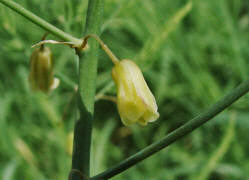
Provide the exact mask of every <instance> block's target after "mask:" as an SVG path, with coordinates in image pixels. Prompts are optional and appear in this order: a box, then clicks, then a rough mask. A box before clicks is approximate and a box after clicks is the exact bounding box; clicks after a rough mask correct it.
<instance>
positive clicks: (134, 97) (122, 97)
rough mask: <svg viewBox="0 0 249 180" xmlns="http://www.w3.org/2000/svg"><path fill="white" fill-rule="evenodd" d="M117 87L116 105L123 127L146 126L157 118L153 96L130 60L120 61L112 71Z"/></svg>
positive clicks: (136, 67) (139, 71)
mask: <svg viewBox="0 0 249 180" xmlns="http://www.w3.org/2000/svg"><path fill="white" fill-rule="evenodd" d="M112 78H113V80H114V82H115V84H116V86H117V105H118V111H119V115H120V117H121V120H122V122H123V124H124V125H131V124H133V123H136V122H137V123H139V124H141V125H146V124H147V123H148V122H153V121H155V120H156V119H158V117H159V113H158V112H157V105H156V101H155V98H154V96H153V94H152V93H151V91H150V89H149V88H148V86H147V84H146V82H145V80H144V77H143V74H142V72H141V70H140V69H139V67H138V66H137V65H136V64H135V63H134V62H132V61H131V60H126V59H125V60H122V61H119V62H118V63H116V64H115V66H114V67H113V69H112Z"/></svg>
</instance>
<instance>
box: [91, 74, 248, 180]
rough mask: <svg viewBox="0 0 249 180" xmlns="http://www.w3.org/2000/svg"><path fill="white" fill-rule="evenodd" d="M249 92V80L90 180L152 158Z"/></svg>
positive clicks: (111, 174)
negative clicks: (163, 135)
mask: <svg viewBox="0 0 249 180" xmlns="http://www.w3.org/2000/svg"><path fill="white" fill-rule="evenodd" d="M248 91H249V79H248V80H246V81H244V82H242V83H241V84H240V85H239V86H238V87H237V88H235V89H234V90H233V91H232V92H230V93H229V94H227V95H226V96H225V97H223V98H222V99H221V100H219V101H218V102H217V103H215V104H214V105H212V106H211V107H210V108H209V109H208V110H207V111H206V112H204V113H202V114H200V115H199V116H197V117H195V118H193V119H192V120H190V121H189V122H187V123H186V124H184V125H183V126H181V127H179V128H178V129H176V130H174V131H173V132H171V133H169V134H168V135H166V136H165V137H164V138H163V139H162V140H160V141H158V142H155V143H153V144H151V145H150V146H148V147H146V148H144V149H142V150H141V151H139V152H138V153H136V154H134V155H132V156H130V157H129V158H127V159H125V160H124V161H122V162H120V163H119V164H117V165H116V166H114V167H112V168H110V169H108V170H106V171H104V172H102V173H100V174H98V175H96V176H94V177H92V178H90V179H91V180H98V179H109V178H111V177H113V176H115V175H117V174H119V173H121V172H123V171H125V170H126V169H128V168H130V167H132V166H134V165H136V164H137V163H139V162H140V161H142V160H144V159H146V158H148V157H150V156H151V155H153V154H155V153H156V152H158V151H160V150H162V149H163V148H165V147H167V146H169V145H170V144H172V143H174V142H175V141H177V140H179V139H180V138H182V137H184V136H186V135H188V134H189V133H191V132H192V131H193V130H195V129H197V128H198V127H200V126H202V125H203V124H204V123H206V122H207V121H209V120H210V119H212V118H213V117H215V116H216V115H218V114H219V113H220V112H221V111H223V110H225V109H226V108H227V107H228V106H230V105H231V104H233V103H234V102H235V101H237V100H238V99H239V98H240V97H241V96H243V95H245V94H246V93H247V92H248Z"/></svg>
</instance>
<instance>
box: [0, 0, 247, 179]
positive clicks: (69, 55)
mask: <svg viewBox="0 0 249 180" xmlns="http://www.w3.org/2000/svg"><path fill="white" fill-rule="evenodd" d="M16 2H18V3H20V4H21V5H22V6H24V7H25V8H27V9H28V10H31V11H32V12H34V13H35V14H37V15H39V16H41V17H42V18H44V19H45V20H47V21H48V22H50V23H52V24H54V25H56V26H57V27H59V28H62V29H63V30H64V31H66V32H68V33H72V34H73V35H75V36H77V37H81V35H82V32H83V29H84V26H83V25H82V24H84V20H85V15H86V8H87V2H86V1H80V0H71V1H67V0H60V1H58V0H57V1H56V0H32V1H28V0H16ZM186 2H187V1H171V0H144V1H139V0H106V5H105V13H104V18H103V21H102V24H103V25H102V35H101V38H102V39H103V41H104V42H106V44H107V45H108V46H109V47H110V48H111V49H112V50H113V52H114V53H115V54H116V55H117V56H118V57H120V58H121V59H122V58H130V59H133V60H135V61H137V63H138V64H139V66H140V67H141V68H142V69H143V71H144V76H145V78H146V80H147V82H148V84H149V86H150V88H151V90H152V92H153V93H154V94H155V97H156V99H157V102H158V106H159V112H160V118H159V120H157V121H156V122H155V123H152V124H149V125H148V126H146V127H140V126H132V127H124V126H123V125H122V124H121V122H120V118H119V116H118V114H117V110H116V106H115V105H114V104H113V103H112V102H109V101H104V100H101V99H98V98H97V101H96V107H95V113H96V115H95V122H94V129H93V144H92V163H91V174H92V175H94V174H96V173H99V172H101V171H103V170H105V169H106V168H108V167H110V166H112V165H115V164H116V163H117V162H119V161H120V160H122V159H124V158H125V157H127V156H129V155H131V154H133V153H135V152H137V151H138V150H140V149H142V148H143V147H145V146H147V145H149V144H150V143H152V142H154V141H156V140H159V139H160V138H162V137H163V136H164V135H165V134H167V133H169V132H170V131H172V130H174V129H175V128H177V127H179V126H180V125H182V124H183V123H185V122H187V121H188V120H189V119H190V118H192V117H194V116H196V115H198V114H199V113H200V112H203V111H204V110H205V109H206V108H208V107H209V105H211V104H212V103H214V102H215V101H216V100H218V99H219V98H220V97H222V96H223V95H224V94H225V93H227V92H229V91H230V90H231V89H233V88H234V87H235V86H236V85H238V84H239V83H240V82H241V81H242V80H244V79H246V78H247V77H248V75H249V61H248V60H249V1H246V0H219V1H217V0H209V1H206V0H194V1H193V8H192V10H191V11H190V12H189V13H188V15H187V16H186V17H185V18H184V19H183V21H182V22H181V23H180V24H179V26H172V23H170V19H171V18H172V17H173V16H174V15H175V14H176V13H177V12H178V13H179V10H180V9H181V8H182V7H183V6H184V5H185V4H186ZM0 27H1V28H0V44H1V46H0V62H1V65H0V80H1V81H0V82H1V83H0V179H2V180H15V179H27V180H29V179H30V180H31V179H36V180H45V179H66V178H67V175H68V173H69V171H70V167H71V155H70V154H68V151H69V150H68V148H69V145H68V143H67V139H68V136H69V135H70V133H71V132H72V131H73V125H74V121H75V118H76V115H75V114H76V111H75V109H76V102H75V96H74V90H73V85H74V83H76V82H77V57H76V56H75V54H74V51H73V50H72V49H70V48H68V47H64V46H62V45H56V46H55V45H54V46H50V45H49V46H50V47H51V49H52V50H53V55H54V61H55V74H56V75H57V77H59V78H62V79H61V84H60V86H59V88H57V89H56V90H55V91H54V92H52V93H51V95H50V96H49V97H48V96H45V95H43V94H40V93H34V92H32V91H30V89H29V84H28V74H29V57H30V54H31V52H32V49H31V48H30V46H31V45H32V44H34V43H36V42H38V41H39V40H40V39H41V37H42V35H43V34H44V33H45V32H44V31H43V30H41V29H40V28H38V27H37V26H35V25H33V24H32V23H30V22H28V21H27V20H26V19H24V18H23V17H21V16H19V15H17V14H16V13H14V12H12V11H11V10H9V9H7V8H6V7H4V6H3V5H0ZM172 27H173V30H172V33H170V34H169V36H167V31H168V29H169V28H172ZM165 33H166V36H165ZM48 39H54V37H52V36H51V35H50V36H49V37H48ZM111 67H112V64H111V62H110V60H108V58H107V56H106V55H105V54H104V53H103V52H102V50H100V56H99V73H98V82H97V93H99V94H98V95H101V94H102V93H103V92H105V93H106V94H109V95H113V94H115V88H114V87H113V85H112V83H111V76H110V71H111ZM248 100H249V96H248V95H246V96H245V97H243V98H242V99H241V100H239V101H238V102H237V103H235V104H234V105H233V106H232V107H230V108H229V109H227V110H226V111H225V112H223V113H222V114H220V115H219V116H217V117H216V118H215V119H214V120H212V121H211V122H209V123H207V124H206V125H204V126H203V127H201V128H199V129H198V130H196V131H194V132H193V133H192V134H191V135H189V136H187V137H186V138H184V139H182V140H181V141H179V142H177V143H175V144H173V145H172V146H170V147H168V148H167V149H165V150H163V151H161V152H159V153H158V154H156V155H154V156H152V157H150V158H149V159H147V160H145V161H143V162H142V163H140V164H138V165H137V166H135V167H133V168H131V169H129V170H127V171H126V172H124V173H122V174H120V175H118V176H116V177H114V178H113V179H114V180H126V179H132V180H133V179H149V180H165V179H167V180H168V179H169V180H170V179H172V180H173V179H179V180H182V179H190V180H192V179H193V180H195V179H217V180H227V179H229V180H230V179H232V180H233V179H236V180H237V179H241V180H245V179H249V173H248V172H249V144H248V142H249V136H248V132H249V101H248Z"/></svg>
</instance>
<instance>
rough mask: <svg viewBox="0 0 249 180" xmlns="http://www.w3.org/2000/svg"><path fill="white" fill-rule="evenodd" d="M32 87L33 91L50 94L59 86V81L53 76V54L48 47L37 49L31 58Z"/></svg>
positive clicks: (30, 78)
mask: <svg viewBox="0 0 249 180" xmlns="http://www.w3.org/2000/svg"><path fill="white" fill-rule="evenodd" d="M29 82H30V86H31V88H32V89H33V90H41V91H42V92H44V93H48V92H49V91H50V90H51V89H54V88H55V87H57V86H58V83H59V82H58V79H56V78H54V76H53V61H52V53H51V50H50V49H49V48H48V47H41V48H38V49H35V50H34V52H33V53H32V55H31V58H30V75H29Z"/></svg>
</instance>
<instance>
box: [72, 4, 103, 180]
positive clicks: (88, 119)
mask: <svg viewBox="0 0 249 180" xmlns="http://www.w3.org/2000/svg"><path fill="white" fill-rule="evenodd" d="M103 7H104V0H89V2H88V10H87V17H86V26H85V32H84V35H87V34H97V35H99V33H100V22H101V21H100V20H101V17H102V14H103ZM88 43H89V46H90V49H89V51H87V52H86V53H84V54H82V53H79V54H78V55H79V79H78V83H79V86H78V87H79V91H78V108H79V112H80V118H79V119H78V120H77V122H76V124H75V129H74V150H73V158H72V169H77V170H79V171H80V172H81V173H82V174H83V175H84V176H89V167H90V166H89V165H90V147H91V134H92V121H93V115H94V96H95V89H96V76H97V58H98V42H97V41H96V40H94V39H91V40H89V41H88ZM76 179H77V180H78V179H80V176H79V174H76V173H74V174H73V176H72V180H76Z"/></svg>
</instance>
